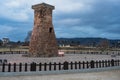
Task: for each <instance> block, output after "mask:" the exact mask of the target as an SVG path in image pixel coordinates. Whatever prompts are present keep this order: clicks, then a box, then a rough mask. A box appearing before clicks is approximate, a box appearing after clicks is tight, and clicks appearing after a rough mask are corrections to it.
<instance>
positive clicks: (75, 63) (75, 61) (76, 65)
mask: <svg viewBox="0 0 120 80" xmlns="http://www.w3.org/2000/svg"><path fill="white" fill-rule="evenodd" d="M75 69H77V62H76V61H75Z"/></svg>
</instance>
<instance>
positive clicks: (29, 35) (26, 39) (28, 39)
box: [25, 31, 32, 42]
mask: <svg viewBox="0 0 120 80" xmlns="http://www.w3.org/2000/svg"><path fill="white" fill-rule="evenodd" d="M31 34H32V31H29V32H28V33H27V36H26V38H25V42H29V41H30V38H31Z"/></svg>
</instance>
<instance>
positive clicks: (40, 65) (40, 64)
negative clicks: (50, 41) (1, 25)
mask: <svg viewBox="0 0 120 80" xmlns="http://www.w3.org/2000/svg"><path fill="white" fill-rule="evenodd" d="M41 68H42V63H39V71H41V70H42V69H41Z"/></svg>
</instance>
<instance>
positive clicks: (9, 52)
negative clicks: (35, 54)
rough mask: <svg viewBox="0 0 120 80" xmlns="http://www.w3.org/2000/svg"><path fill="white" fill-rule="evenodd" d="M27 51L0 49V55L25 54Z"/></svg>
mask: <svg viewBox="0 0 120 80" xmlns="http://www.w3.org/2000/svg"><path fill="white" fill-rule="evenodd" d="M27 53H28V51H2V52H0V55H3V54H27Z"/></svg>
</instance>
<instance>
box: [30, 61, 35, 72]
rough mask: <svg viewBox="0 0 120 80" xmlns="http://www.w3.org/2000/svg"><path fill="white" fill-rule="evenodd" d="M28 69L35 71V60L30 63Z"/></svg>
mask: <svg viewBox="0 0 120 80" xmlns="http://www.w3.org/2000/svg"><path fill="white" fill-rule="evenodd" d="M30 71H36V63H35V62H33V63H31V64H30Z"/></svg>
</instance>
